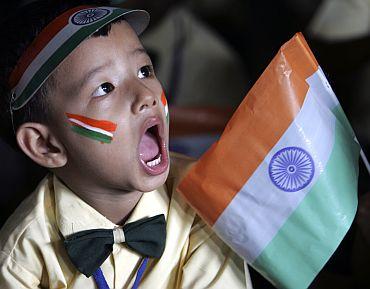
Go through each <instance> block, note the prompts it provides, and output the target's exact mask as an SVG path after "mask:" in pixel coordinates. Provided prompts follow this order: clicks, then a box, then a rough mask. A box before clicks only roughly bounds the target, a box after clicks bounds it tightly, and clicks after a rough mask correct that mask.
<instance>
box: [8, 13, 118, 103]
mask: <svg viewBox="0 0 370 289" xmlns="http://www.w3.org/2000/svg"><path fill="white" fill-rule="evenodd" d="M99 8H104V9H108V10H110V11H111V13H112V11H113V10H114V9H112V8H111V7H99ZM81 10H84V9H81ZM111 13H110V14H111ZM110 14H108V15H107V16H105V17H108V16H109V15H110ZM72 15H74V14H72ZM83 27H86V26H79V25H74V24H73V23H71V22H70V21H69V22H68V24H67V25H66V26H65V27H64V28H63V29H62V30H60V31H59V32H58V33H57V34H56V35H55V36H54V37H53V38H52V39H51V41H50V42H49V43H48V44H47V45H46V46H45V47H44V48H43V49H42V50H41V51H40V53H39V54H38V55H37V56H36V57H35V59H34V60H33V61H32V62H31V64H30V65H29V66H28V68H27V69H26V71H25V72H24V73H23V75H22V77H21V79H20V80H19V82H18V84H17V85H16V88H15V93H16V96H17V97H19V96H20V95H21V94H22V92H23V91H24V89H25V88H26V87H27V85H28V83H29V82H30V81H31V79H32V77H33V76H34V75H35V73H36V72H37V71H38V70H39V69H40V68H41V66H42V65H43V64H44V63H45V62H46V61H47V60H48V59H49V58H50V57H51V56H52V55H53V54H54V53H55V51H57V50H58V49H59V48H60V47H61V46H62V45H63V43H65V42H66V41H67V40H68V39H69V38H70V37H71V36H72V35H74V34H75V33H76V32H77V31H79V30H80V29H81V28H83Z"/></svg>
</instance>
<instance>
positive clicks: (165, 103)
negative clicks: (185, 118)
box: [161, 91, 170, 122]
mask: <svg viewBox="0 0 370 289" xmlns="http://www.w3.org/2000/svg"><path fill="white" fill-rule="evenodd" d="M161 101H162V104H163V106H164V112H165V114H166V119H167V122H169V120H170V116H169V113H168V103H167V98H166V96H165V94H164V91H162V95H161Z"/></svg>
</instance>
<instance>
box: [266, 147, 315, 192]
mask: <svg viewBox="0 0 370 289" xmlns="http://www.w3.org/2000/svg"><path fill="white" fill-rule="evenodd" d="M314 174H315V164H314V162H313V159H312V157H311V155H310V154H309V153H308V152H307V151H305V150H304V149H302V148H299V147H286V148H283V149H281V150H279V151H278V152H277V153H275V154H274V156H273V157H272V159H271V161H270V164H269V175H270V179H271V181H272V183H273V184H274V185H275V186H276V187H278V188H279V189H281V190H283V191H285V192H297V191H299V190H302V189H303V188H305V187H306V186H308V185H309V183H310V182H311V181H312V178H313V176H314Z"/></svg>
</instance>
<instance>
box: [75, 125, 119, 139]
mask: <svg viewBox="0 0 370 289" xmlns="http://www.w3.org/2000/svg"><path fill="white" fill-rule="evenodd" d="M72 130H73V131H74V132H76V133H78V134H80V135H82V136H86V137H88V138H91V139H94V140H97V141H100V142H103V143H111V142H112V138H111V137H108V136H106V135H104V134H101V133H98V132H94V131H91V130H88V129H85V128H83V127H80V126H72Z"/></svg>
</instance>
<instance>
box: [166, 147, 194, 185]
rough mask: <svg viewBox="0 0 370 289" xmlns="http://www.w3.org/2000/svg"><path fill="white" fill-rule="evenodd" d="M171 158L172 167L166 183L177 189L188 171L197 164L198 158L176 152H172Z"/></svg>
mask: <svg viewBox="0 0 370 289" xmlns="http://www.w3.org/2000/svg"><path fill="white" fill-rule="evenodd" d="M170 160H171V167H170V173H169V175H168V178H167V181H166V184H167V186H168V187H170V188H173V189H175V188H176V187H177V185H178V184H179V183H180V181H181V180H182V179H183V178H184V177H185V175H186V173H187V172H188V171H189V170H190V169H191V168H192V166H193V165H194V164H195V161H196V160H195V159H193V158H191V157H188V156H185V155H182V154H179V153H175V152H170Z"/></svg>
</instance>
